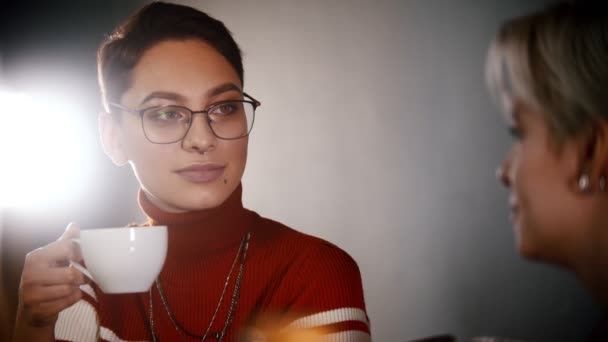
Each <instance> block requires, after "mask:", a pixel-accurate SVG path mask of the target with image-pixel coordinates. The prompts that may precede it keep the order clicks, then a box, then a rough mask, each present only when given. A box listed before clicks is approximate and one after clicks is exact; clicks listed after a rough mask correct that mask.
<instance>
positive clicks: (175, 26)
mask: <svg viewBox="0 0 608 342" xmlns="http://www.w3.org/2000/svg"><path fill="white" fill-rule="evenodd" d="M185 39H200V40H202V41H204V42H206V43H208V44H209V45H211V46H212V47H213V48H215V49H216V50H217V51H218V52H219V53H220V54H221V55H222V56H224V58H226V60H228V62H229V63H230V64H231V65H232V67H233V68H234V70H235V71H236V72H237V74H238V76H239V78H240V79H241V83H242V82H243V62H242V59H241V50H240V49H239V47H238V45H237V43H236V42H235V41H234V39H233V38H232V34H231V33H230V31H228V29H227V28H226V26H224V23H222V22H221V21H219V20H217V19H214V18H212V17H210V16H209V15H207V14H206V13H203V12H201V11H199V10H196V9H194V8H191V7H187V6H182V5H176V4H170V3H165V2H153V3H151V4H148V5H146V6H144V7H142V8H141V9H140V10H139V11H137V12H136V13H134V14H133V15H131V16H130V17H129V18H128V19H127V20H126V21H125V22H124V23H122V24H121V25H119V26H118V27H117V28H116V29H115V30H114V32H113V33H112V34H111V35H110V36H108V38H107V39H106V40H105V41H104V42H103V43H102V44H101V46H100V47H99V50H98V52H97V69H98V77H99V86H100V88H101V96H102V101H103V104H104V106H105V108H106V110H108V111H109V109H108V103H109V102H119V100H120V97H121V96H122V94H123V93H124V92H125V91H126V90H127V89H128V88H129V87H130V85H131V71H132V70H133V68H134V67H135V65H136V64H137V62H138V61H139V59H140V58H141V56H142V55H143V54H144V53H145V52H146V51H147V50H148V49H149V48H151V47H152V46H154V45H156V44H157V43H160V42H162V41H166V40H185Z"/></svg>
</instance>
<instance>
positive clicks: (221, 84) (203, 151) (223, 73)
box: [117, 39, 248, 212]
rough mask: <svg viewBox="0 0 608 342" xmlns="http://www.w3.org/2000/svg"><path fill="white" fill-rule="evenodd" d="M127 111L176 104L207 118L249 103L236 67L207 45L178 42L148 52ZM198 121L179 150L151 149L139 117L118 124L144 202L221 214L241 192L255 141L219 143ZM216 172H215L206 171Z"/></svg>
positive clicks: (128, 98)
mask: <svg viewBox="0 0 608 342" xmlns="http://www.w3.org/2000/svg"><path fill="white" fill-rule="evenodd" d="M131 81H132V84H131V87H130V88H129V89H128V90H127V91H126V92H125V93H124V94H123V96H122V98H121V105H123V106H125V107H128V108H134V109H142V108H147V107H152V106H157V105H167V104H176V105H180V106H184V107H188V108H191V109H192V110H201V109H204V108H206V107H208V106H209V105H210V104H212V103H215V102H218V101H223V100H234V99H241V98H242V90H241V89H242V84H241V81H240V79H239V77H238V75H237V73H236V71H235V70H234V68H233V67H232V66H231V65H230V63H229V62H228V61H227V60H226V59H225V58H224V57H223V56H222V55H221V54H220V53H219V52H217V51H216V50H215V49H214V48H213V47H211V46H210V45H208V44H207V43H205V42H202V41H200V40H195V39H191V40H179V41H176V40H170V41H164V42H160V43H158V44H156V45H155V46H153V47H152V48H150V49H149V50H147V51H146V52H145V53H144V54H143V56H142V57H141V59H140V61H139V62H138V63H137V65H136V66H135V68H134V69H133V71H132V80H131ZM206 120H207V116H206V115H195V116H194V117H193V121H192V126H191V127H190V130H189V131H188V134H187V135H186V136H185V137H184V139H183V140H182V141H179V142H176V143H172V144H154V143H151V142H149V141H148V140H147V139H146V138H145V136H144V132H143V130H142V126H141V118H140V117H139V116H138V115H132V114H128V113H123V114H122V116H121V120H120V121H119V122H118V123H117V124H118V125H120V127H119V141H120V148H121V149H122V151H121V152H122V153H123V154H124V156H125V158H126V159H128V162H129V163H130V164H131V166H132V168H133V171H134V173H135V175H136V177H137V179H138V180H139V183H140V185H141V188H142V189H143V191H144V194H145V195H146V196H147V197H148V199H149V200H150V201H152V203H154V204H155V205H156V206H158V207H159V208H160V209H163V210H165V211H169V212H185V211H193V210H201V209H208V208H213V207H217V206H219V205H220V204H222V203H223V202H224V201H225V200H226V199H227V198H228V197H229V196H230V194H231V193H232V192H233V191H234V190H235V189H236V187H237V186H238V185H239V183H240V181H241V178H242V176H243V172H244V170H245V164H246V160H247V144H248V138H247V137H245V138H241V139H237V140H223V139H219V138H217V137H216V136H215V135H214V134H213V132H212V131H211V129H210V127H209V125H208V123H207V122H206ZM205 168H209V169H212V170H205Z"/></svg>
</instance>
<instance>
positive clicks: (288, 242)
mask: <svg viewBox="0 0 608 342" xmlns="http://www.w3.org/2000/svg"><path fill="white" fill-rule="evenodd" d="M255 216H256V217H255V218H254V220H255V223H254V228H255V229H254V232H253V234H254V237H253V239H255V243H256V244H258V247H259V248H260V249H262V250H265V251H267V252H274V253H278V254H281V255H282V256H283V257H285V258H286V259H302V260H300V261H301V262H302V263H303V264H307V265H310V266H311V267H312V268H314V269H316V271H319V270H321V269H323V268H327V269H336V268H337V269H340V270H341V271H349V272H354V273H356V274H357V275H358V274H359V268H358V266H357V263H356V262H355V260H354V259H353V258H352V257H351V256H350V255H349V254H348V253H347V252H346V251H344V250H343V249H342V248H340V247H338V246H336V245H335V244H333V243H331V242H329V241H327V240H324V239H322V238H319V237H316V236H312V235H309V234H306V233H303V232H300V231H298V230H296V229H293V228H290V227H288V226H286V225H285V224H283V223H280V222H277V221H274V220H272V219H269V218H265V217H261V216H259V215H258V214H255ZM300 266H303V265H300Z"/></svg>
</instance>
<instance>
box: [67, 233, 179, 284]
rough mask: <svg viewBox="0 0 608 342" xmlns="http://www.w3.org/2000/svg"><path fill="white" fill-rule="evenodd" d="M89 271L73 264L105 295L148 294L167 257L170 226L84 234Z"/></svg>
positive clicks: (82, 237) (75, 240)
mask: <svg viewBox="0 0 608 342" xmlns="http://www.w3.org/2000/svg"><path fill="white" fill-rule="evenodd" d="M73 240H74V242H77V243H78V244H80V249H81V250H82V257H83V259H84V263H85V264H86V265H87V267H86V269H85V268H84V267H83V266H82V265H80V264H78V263H76V262H73V261H72V262H70V263H71V264H72V266H73V267H75V268H76V269H78V270H79V271H80V272H82V273H83V274H84V275H86V276H87V277H89V278H91V279H92V280H93V281H94V282H95V283H96V284H97V285H98V286H99V287H100V288H101V290H102V291H103V292H104V293H135V292H146V291H148V290H149V289H150V287H151V286H152V284H153V283H154V280H155V279H156V277H157V276H158V274H159V273H160V270H161V269H162V267H163V265H164V263H165V257H166V256H167V227H166V226H152V227H121V228H99V229H87V230H81V231H80V238H79V239H73Z"/></svg>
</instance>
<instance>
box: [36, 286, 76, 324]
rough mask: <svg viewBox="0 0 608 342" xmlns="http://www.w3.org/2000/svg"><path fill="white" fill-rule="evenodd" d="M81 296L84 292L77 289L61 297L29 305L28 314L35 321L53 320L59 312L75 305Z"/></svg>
mask: <svg viewBox="0 0 608 342" xmlns="http://www.w3.org/2000/svg"><path fill="white" fill-rule="evenodd" d="M81 298H82V292H81V291H77V292H74V293H73V294H71V295H69V296H67V297H64V298H61V299H57V300H53V301H48V302H43V303H39V304H35V305H30V306H27V311H28V316H29V317H30V320H31V321H33V322H45V321H51V320H52V319H53V318H54V317H57V315H58V314H59V312H61V311H62V310H64V309H66V308H69V307H70V306H72V305H74V304H75V303H76V302H78V301H79V300H80V299H81Z"/></svg>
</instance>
